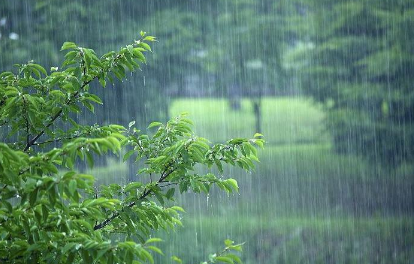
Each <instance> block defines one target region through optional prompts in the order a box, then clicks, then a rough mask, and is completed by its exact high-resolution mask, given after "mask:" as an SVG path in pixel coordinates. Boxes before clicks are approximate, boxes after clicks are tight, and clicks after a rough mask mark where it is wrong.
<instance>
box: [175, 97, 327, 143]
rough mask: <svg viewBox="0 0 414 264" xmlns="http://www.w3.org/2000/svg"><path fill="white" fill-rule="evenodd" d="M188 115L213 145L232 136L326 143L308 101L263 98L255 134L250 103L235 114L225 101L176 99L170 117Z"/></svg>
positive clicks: (320, 116)
mask: <svg viewBox="0 0 414 264" xmlns="http://www.w3.org/2000/svg"><path fill="white" fill-rule="evenodd" d="M182 112H188V113H189V114H190V115H189V117H190V119H192V120H193V121H194V124H195V131H196V132H197V133H198V134H200V136H204V137H206V138H208V139H210V140H211V141H212V142H219V141H224V140H227V139H229V138H234V137H251V136H252V135H253V134H254V133H255V132H260V133H262V134H264V135H265V137H266V140H267V141H268V142H269V143H270V144H295V143H320V142H329V138H328V133H326V131H325V130H324V128H323V126H322V125H321V122H322V120H323V118H324V116H323V113H322V112H321V111H320V110H319V109H318V107H317V106H314V105H313V104H312V102H311V101H310V100H309V99H302V98H298V99H292V98H278V99H275V98H265V99H263V102H262V113H263V114H262V115H263V120H262V122H263V131H254V127H255V126H254V122H255V119H254V115H253V111H252V104H251V102H250V101H249V100H242V102H241V109H240V110H238V111H234V110H232V109H231V108H230V107H229V103H228V101H227V100H225V99H177V100H174V101H173V103H172V105H171V108H170V115H171V116H176V115H178V114H180V113H182Z"/></svg>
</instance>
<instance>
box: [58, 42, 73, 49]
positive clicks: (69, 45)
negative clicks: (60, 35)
mask: <svg viewBox="0 0 414 264" xmlns="http://www.w3.org/2000/svg"><path fill="white" fill-rule="evenodd" d="M76 47H77V46H76V44H75V43H73V42H65V43H63V45H62V48H61V49H60V50H67V49H74V48H76Z"/></svg>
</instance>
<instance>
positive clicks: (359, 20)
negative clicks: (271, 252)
mask: <svg viewBox="0 0 414 264" xmlns="http://www.w3.org/2000/svg"><path fill="white" fill-rule="evenodd" d="M413 6H414V3H413V2H412V1H410V0H362V1H360V0H341V1H328V0H294V1H287V0H280V1H271V0H262V1H256V0H241V1H240V0H227V1H224V0H218V1H194V0H182V1H162V0H143V1H139V3H137V2H136V1H133V0H125V1H110V0H101V1H87V2H85V1H80V0H75V1H63V0H55V1H50V0H38V1H29V0H23V1H11V0H7V1H3V2H2V3H0V33H1V38H0V49H1V51H2V55H1V58H0V68H1V69H2V70H5V69H9V68H10V67H11V65H12V64H13V63H15V62H16V61H17V62H24V61H25V60H26V59H27V58H33V59H34V60H35V61H36V62H39V63H42V64H44V65H47V66H56V65H57V58H58V52H59V47H60V45H61V43H62V42H63V41H65V40H73V41H76V43H79V44H80V45H85V46H90V47H93V48H95V49H96V50H97V51H98V52H100V51H103V50H108V49H116V48H118V46H119V45H120V43H123V42H125V41H127V40H128V39H129V38H130V36H134V35H136V30H137V29H138V28H139V29H141V28H144V29H145V30H147V31H148V32H150V33H151V34H154V35H156V36H157V37H158V39H159V43H157V44H155V45H154V47H153V51H154V53H153V55H151V56H148V60H149V61H150V62H151V63H148V65H146V66H143V67H142V70H143V74H142V75H138V76H137V77H133V76H131V77H128V79H129V80H128V84H124V83H115V84H114V85H115V86H116V87H115V88H116V89H111V90H110V91H107V92H106V93H105V94H104V93H102V94H100V95H102V97H103V100H104V101H108V103H106V104H105V106H104V107H105V108H104V111H102V112H100V113H99V114H98V115H97V116H92V115H90V116H83V119H85V120H95V119H96V120H115V121H117V122H120V123H124V124H126V123H127V122H128V121H130V120H131V119H136V120H137V121H138V123H141V124H144V123H146V122H148V121H149V120H153V119H161V120H166V119H167V118H168V108H169V101H170V98H171V97H173V96H176V95H180V96H183V95H192V96H219V97H228V98H229V102H230V103H231V105H232V106H233V108H234V109H235V110H237V108H238V101H239V100H240V98H241V97H248V98H250V99H251V100H252V109H253V110H254V111H255V115H256V130H258V131H260V130H261V128H260V126H261V124H260V120H261V119H263V117H262V116H261V111H260V109H261V98H262V97H263V96H266V95H270V94H272V95H273V94H304V95H310V96H312V97H313V98H314V99H315V100H316V101H317V102H320V103H322V104H323V105H324V107H325V110H326V111H325V112H326V116H327V119H326V124H327V127H328V129H329V130H330V131H331V132H332V134H333V142H334V147H335V150H336V151H338V152H341V153H356V154H360V155H362V156H364V157H367V158H368V159H370V160H372V161H374V162H382V163H384V164H391V165H399V164H401V163H404V162H412V161H413V160H414V151H413V149H414V128H413V121H414V120H413V118H414V117H413V113H414V109H413V108H414V92H413V89H412V83H413V82H412V79H413V78H412V72H413V69H414V56H413V55H412V54H413V52H414V31H413V30H412V29H413V28H414V7H413ZM3 51H7V52H3ZM143 76H144V77H143ZM292 91H294V92H292ZM114 109H116V111H114ZM275 114H277V113H275Z"/></svg>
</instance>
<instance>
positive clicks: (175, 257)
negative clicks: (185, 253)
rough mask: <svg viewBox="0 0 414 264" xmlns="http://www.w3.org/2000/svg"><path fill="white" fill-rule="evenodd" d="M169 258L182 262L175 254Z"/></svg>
mask: <svg viewBox="0 0 414 264" xmlns="http://www.w3.org/2000/svg"><path fill="white" fill-rule="evenodd" d="M171 260H173V261H175V262H177V263H183V261H182V260H181V259H180V258H179V257H177V256H172V257H171Z"/></svg>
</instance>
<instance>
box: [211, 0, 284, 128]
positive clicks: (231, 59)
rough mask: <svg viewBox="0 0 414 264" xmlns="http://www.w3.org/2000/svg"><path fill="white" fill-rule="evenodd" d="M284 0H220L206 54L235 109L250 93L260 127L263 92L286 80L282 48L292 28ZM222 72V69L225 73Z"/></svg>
mask: <svg viewBox="0 0 414 264" xmlns="http://www.w3.org/2000/svg"><path fill="white" fill-rule="evenodd" d="M287 10H288V9H287V4H286V2H285V1H277V2H275V1H254V0H243V1H220V2H219V3H218V8H217V12H216V14H214V16H215V17H217V20H216V22H215V25H214V27H215V30H214V31H212V35H213V36H214V37H211V39H214V40H215V41H214V43H212V45H210V46H209V47H208V50H207V54H208V56H206V59H205V65H204V67H205V68H206V70H207V71H212V72H214V73H215V74H216V76H217V78H216V79H217V86H218V87H219V89H220V90H222V91H227V96H228V97H229V99H230V103H231V105H232V107H233V109H238V107H239V100H240V98H241V97H247V98H250V99H251V101H252V104H253V107H252V109H253V112H254V115H255V118H256V128H255V129H256V131H261V98H262V96H263V95H266V94H267V95H269V94H274V93H275V90H281V89H282V87H283V86H284V81H285V79H284V77H285V76H284V71H283V68H282V60H281V54H282V52H283V50H284V47H285V46H286V39H287V36H288V31H287V30H286V28H285V23H284V21H285V20H284V16H285V15H286V12H287ZM223 73H224V74H223Z"/></svg>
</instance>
